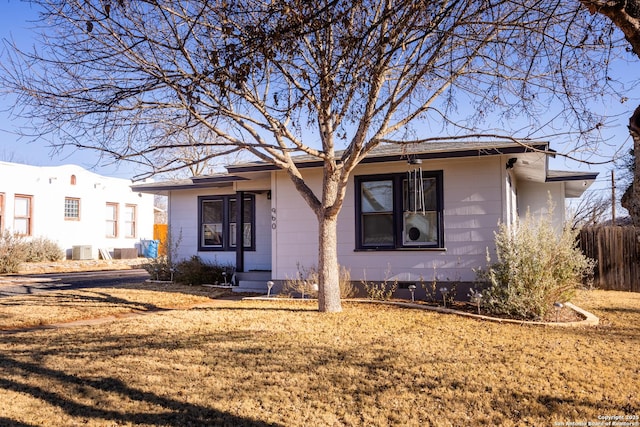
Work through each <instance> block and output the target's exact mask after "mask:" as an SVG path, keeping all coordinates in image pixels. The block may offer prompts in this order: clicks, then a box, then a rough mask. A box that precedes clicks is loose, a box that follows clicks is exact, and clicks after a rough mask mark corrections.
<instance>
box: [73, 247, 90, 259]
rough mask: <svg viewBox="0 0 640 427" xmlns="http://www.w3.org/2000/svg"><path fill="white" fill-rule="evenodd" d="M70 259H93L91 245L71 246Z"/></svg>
mask: <svg viewBox="0 0 640 427" xmlns="http://www.w3.org/2000/svg"><path fill="white" fill-rule="evenodd" d="M71 259H73V260H83V259H93V251H92V249H91V246H89V245H85V246H73V247H72V248H71Z"/></svg>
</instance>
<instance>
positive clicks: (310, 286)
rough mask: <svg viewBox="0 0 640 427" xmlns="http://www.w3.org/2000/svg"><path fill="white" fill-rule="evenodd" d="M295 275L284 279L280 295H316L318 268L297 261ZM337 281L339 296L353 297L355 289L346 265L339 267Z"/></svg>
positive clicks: (315, 296) (313, 296)
mask: <svg viewBox="0 0 640 427" xmlns="http://www.w3.org/2000/svg"><path fill="white" fill-rule="evenodd" d="M297 268H298V271H297V273H296V277H294V278H288V279H286V280H285V282H284V285H283V286H282V290H281V291H280V295H282V296H292V295H300V296H302V297H305V296H309V297H311V298H317V297H318V288H317V286H318V283H319V280H318V270H317V269H316V268H315V267H311V268H309V269H306V268H305V267H302V266H301V265H300V264H299V263H298V264H297ZM338 274H339V278H338V283H339V285H340V298H353V297H354V296H355V295H356V293H357V289H356V288H355V286H354V285H353V283H351V271H349V270H348V269H347V268H346V267H340V270H339V273H338Z"/></svg>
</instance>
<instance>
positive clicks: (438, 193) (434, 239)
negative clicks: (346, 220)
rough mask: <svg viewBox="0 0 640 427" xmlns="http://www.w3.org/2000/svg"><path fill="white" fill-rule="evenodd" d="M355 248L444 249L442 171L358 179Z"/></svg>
mask: <svg viewBox="0 0 640 427" xmlns="http://www.w3.org/2000/svg"><path fill="white" fill-rule="evenodd" d="M355 187H356V249H371V250H393V249H402V248H442V247H444V232H443V226H442V212H443V201H442V172H441V171H435V172H422V175H421V176H420V175H419V174H417V173H401V174H388V175H367V176H356V177H355Z"/></svg>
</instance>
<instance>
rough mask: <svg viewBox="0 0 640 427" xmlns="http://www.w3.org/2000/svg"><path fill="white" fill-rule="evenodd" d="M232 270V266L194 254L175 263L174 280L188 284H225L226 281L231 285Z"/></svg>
mask: <svg viewBox="0 0 640 427" xmlns="http://www.w3.org/2000/svg"><path fill="white" fill-rule="evenodd" d="M232 271H233V268H232V267H231V266H228V265H218V264H212V263H208V262H204V261H202V259H200V257H198V256H196V255H194V256H192V257H191V258H190V259H188V260H184V261H181V262H179V263H177V264H176V265H175V274H174V280H175V281H176V282H178V283H184V284H187V285H203V284H211V285H223V284H225V282H226V283H227V284H228V285H231V280H232V277H231V272H232ZM223 273H225V274H226V276H225V274H223Z"/></svg>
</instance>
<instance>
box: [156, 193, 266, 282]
mask: <svg viewBox="0 0 640 427" xmlns="http://www.w3.org/2000/svg"><path fill="white" fill-rule="evenodd" d="M252 184H253V185H254V187H251V188H253V189H255V188H256V187H255V185H256V184H259V183H256V182H255V181H252ZM268 184H269V182H268V181H266V182H265V184H264V185H260V186H259V187H263V186H265V185H266V186H267V188H268ZM243 187H245V188H243ZM236 190H242V191H247V192H248V191H249V188H248V187H246V186H245V185H242V184H241V185H239V186H237V187H236V188H235V189H233V188H230V187H226V188H207V189H196V190H179V191H171V192H170V194H169V206H168V210H169V224H170V226H171V230H170V233H171V240H172V242H173V244H174V245H175V246H176V254H175V255H176V258H177V261H180V260H184V259H188V258H190V257H191V256H193V255H198V256H199V257H200V258H201V259H202V260H203V261H206V262H210V263H216V264H223V265H227V264H228V265H235V263H236V253H235V251H198V197H200V196H218V195H219V196H222V195H228V196H231V195H235V192H236ZM255 202H256V207H255V221H256V223H255V228H256V229H255V238H256V242H255V245H256V250H255V251H249V250H245V252H244V264H245V265H244V267H245V268H244V269H245V271H249V270H269V269H271V216H270V210H271V201H270V200H268V198H267V193H266V191H263V192H260V193H258V194H255Z"/></svg>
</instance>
